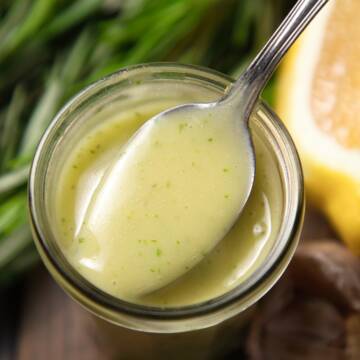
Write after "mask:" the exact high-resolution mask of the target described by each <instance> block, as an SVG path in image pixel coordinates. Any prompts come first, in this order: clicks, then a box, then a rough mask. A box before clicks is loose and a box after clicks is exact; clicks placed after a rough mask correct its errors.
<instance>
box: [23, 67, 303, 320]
mask: <svg viewBox="0 0 360 360" xmlns="http://www.w3.org/2000/svg"><path fill="white" fill-rule="evenodd" d="M139 70H140V71H145V72H149V73H157V74H162V73H167V72H171V71H176V72H179V73H180V72H183V73H184V72H186V73H187V74H189V76H191V75H194V77H195V73H197V75H199V76H201V78H202V79H205V80H207V81H211V80H212V79H213V80H216V81H221V82H222V83H224V84H225V83H227V84H228V85H229V84H230V83H231V82H232V81H233V79H231V78H230V77H228V76H227V75H224V74H221V73H219V72H217V71H215V70H212V69H208V68H204V67H200V66H194V65H183V64H178V63H149V64H140V65H134V66H129V67H127V68H125V69H121V70H119V71H118V72H116V73H113V74H111V75H109V76H107V77H105V78H103V79H100V80H98V81H96V82H95V83H93V84H92V85H89V86H88V87H86V88H85V89H84V90H82V91H81V92H80V93H78V94H77V95H75V96H74V97H73V98H72V99H71V100H70V101H69V102H68V103H67V104H65V106H64V107H63V108H62V109H61V110H60V111H59V112H58V114H57V115H56V116H55V118H54V120H53V121H52V122H51V124H50V126H49V127H48V129H47V130H46V132H45V134H44V135H43V137H42V139H41V141H40V143H39V145H38V147H37V150H36V154H35V157H34V160H33V163H32V166H31V170H30V180H29V190H28V199H29V209H30V220H31V225H32V229H33V232H34V237H35V243H36V246H37V248H38V250H39V252H40V254H41V257H42V258H43V261H44V263H45V265H46V266H47V267H48V268H50V269H51V270H53V271H55V273H56V274H57V275H58V276H60V277H61V279H62V280H63V281H64V284H62V285H63V287H64V288H65V289H67V290H68V291H69V292H70V293H71V295H73V297H75V298H77V299H78V300H79V301H80V302H83V303H85V304H87V305H85V306H86V307H88V309H89V310H90V311H93V312H96V310H95V309H99V307H100V308H102V311H101V316H102V317H106V318H107V319H108V320H110V321H115V322H116V320H115V319H116V316H114V314H111V315H109V314H108V311H107V310H110V311H111V312H112V313H113V312H114V313H124V314H126V316H130V317H140V318H146V319H149V320H150V321H163V320H178V319H188V318H190V317H194V316H195V317H197V316H206V315H208V314H210V313H213V312H217V311H219V310H221V309H224V308H227V307H231V306H232V305H234V304H235V303H238V302H239V300H240V299H245V298H246V297H248V296H249V294H251V293H254V292H255V290H256V289H259V288H260V287H261V286H264V284H265V283H266V281H265V280H268V278H270V277H271V273H272V270H274V269H275V268H278V267H279V266H280V264H282V263H283V262H285V265H284V264H282V269H281V271H280V272H279V274H277V276H276V279H275V280H272V281H271V285H270V286H265V289H263V291H260V293H261V294H258V296H257V298H256V300H253V301H248V303H247V304H246V306H245V305H244V307H247V306H250V305H252V303H254V302H255V301H257V300H258V299H259V298H260V297H261V296H263V295H264V293H265V292H266V291H268V290H269V288H270V287H271V286H272V285H273V284H274V283H275V281H276V280H277V278H278V277H280V276H281V274H282V272H283V271H284V270H285V268H286V265H287V263H288V262H289V261H290V258H291V257H292V254H293V252H294V251H295V248H296V245H297V237H298V236H297V235H298V233H299V231H300V228H301V224H302V219H303V212H304V190H303V176H302V169H301V164H300V160H299V157H298V154H297V151H296V148H295V145H294V144H293V142H292V140H291V137H290V135H289V133H288V132H287V130H286V129H285V127H284V125H283V124H282V123H281V121H280V120H279V119H278V118H277V116H276V114H275V113H274V112H273V111H272V110H271V109H270V108H269V107H268V105H266V104H265V103H264V102H261V105H260V108H261V110H262V111H263V112H264V113H265V116H266V117H267V118H268V119H269V120H271V123H272V126H273V127H274V129H275V130H276V131H277V133H278V135H279V136H280V137H281V139H282V141H283V142H284V144H285V146H286V150H287V152H288V155H289V160H290V161H291V162H292V164H291V167H290V168H289V169H287V171H288V173H289V174H288V175H289V176H291V181H290V183H289V186H291V187H292V190H291V191H292V192H293V193H294V196H293V199H292V202H293V203H291V204H289V209H288V210H289V211H290V215H289V216H288V218H287V220H288V224H287V226H286V229H285V230H286V231H285V232H283V234H282V237H281V238H280V239H278V238H277V239H276V240H275V241H276V242H279V243H281V245H282V246H281V247H278V251H277V252H276V253H274V254H272V258H270V259H267V260H266V262H267V263H266V264H265V266H262V267H260V268H259V269H257V270H255V271H254V273H253V274H251V275H250V276H249V278H248V279H246V280H245V281H244V282H242V283H241V284H239V285H238V286H236V287H235V288H233V289H231V290H229V291H228V292H226V293H225V294H222V295H220V296H218V297H216V298H213V299H210V300H206V301H204V302H200V303H195V304H191V305H186V306H183V307H181V308H180V307H171V308H170V307H169V308H159V307H153V306H147V305H140V304H133V303H130V302H127V301H124V300H121V299H118V298H116V297H114V296H112V295H110V294H108V293H106V292H104V291H102V290H100V289H99V288H97V287H95V286H94V285H92V284H91V283H90V282H89V281H87V280H86V281H83V280H84V279H81V281H79V278H77V277H74V276H72V275H71V274H69V272H67V271H66V269H64V268H63V266H62V264H61V262H60V261H59V256H58V254H56V253H54V251H53V250H52V248H51V247H50V246H49V244H50V242H49V240H48V239H47V236H45V234H44V223H43V221H41V216H39V211H38V210H39V206H41V204H40V205H39V199H38V198H37V196H36V194H37V192H38V189H39V186H43V185H44V183H43V182H39V181H40V180H42V181H44V179H45V177H46V169H45V171H44V172H43V174H42V177H41V176H39V171H40V170H39V169H41V166H40V164H41V161H43V156H42V155H43V154H44V153H46V151H47V145H48V144H49V142H51V139H52V137H53V136H54V134H55V132H56V126H57V125H58V124H59V123H62V122H63V121H64V119H66V117H67V116H68V114H69V112H71V111H73V110H74V108H76V107H77V106H79V105H80V104H81V103H82V102H83V101H84V100H85V99H86V98H87V96H88V94H93V93H96V91H98V90H99V89H100V88H104V87H106V86H109V85H111V84H113V83H114V82H119V81H122V80H124V79H125V78H128V77H129V76H130V75H131V74H132V73H135V72H136V71H139ZM280 235H281V234H280ZM279 237H280V236H279ZM289 254H290V256H287V255H289ZM286 257H287V259H285V258H286ZM80 299H82V300H80Z"/></svg>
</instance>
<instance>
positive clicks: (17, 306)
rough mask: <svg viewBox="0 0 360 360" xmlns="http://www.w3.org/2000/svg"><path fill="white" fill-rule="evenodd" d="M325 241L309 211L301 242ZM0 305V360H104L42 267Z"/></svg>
mask: <svg viewBox="0 0 360 360" xmlns="http://www.w3.org/2000/svg"><path fill="white" fill-rule="evenodd" d="M327 236H332V232H331V229H330V228H329V226H328V225H327V223H326V222H325V221H324V219H323V218H322V217H321V216H320V215H319V214H318V213H316V212H314V211H312V210H308V211H307V216H306V221H305V226H304V231H303V237H304V238H309V237H310V238H315V237H316V238H318V237H327ZM0 306H1V318H0V360H13V359H19V360H83V359H84V360H95V359H96V360H103V359H106V357H105V356H104V355H103V354H102V353H101V351H100V350H99V347H98V345H97V343H96V341H95V340H94V336H93V328H92V322H90V320H89V317H88V316H87V314H86V312H85V310H83V309H82V308H81V307H80V306H79V305H78V304H77V303H75V302H74V301H73V300H72V299H70V298H69V297H68V296H67V295H66V294H65V293H64V292H63V291H62V290H61V289H60V288H59V287H58V286H57V285H56V284H55V282H54V281H53V280H52V279H51V278H50V276H49V275H48V274H47V272H46V270H45V269H44V268H43V267H42V266H41V265H39V267H38V268H37V269H35V270H34V271H32V272H31V273H30V274H28V276H27V277H26V278H25V280H24V281H23V283H22V284H19V285H18V286H17V287H16V288H13V289H8V290H7V291H3V292H2V293H0ZM148 359H151V357H149V358H148Z"/></svg>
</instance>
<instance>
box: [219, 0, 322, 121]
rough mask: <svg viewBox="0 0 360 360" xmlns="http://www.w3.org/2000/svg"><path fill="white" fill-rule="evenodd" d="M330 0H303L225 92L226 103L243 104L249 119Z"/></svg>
mask: <svg viewBox="0 0 360 360" xmlns="http://www.w3.org/2000/svg"><path fill="white" fill-rule="evenodd" d="M327 2H328V0H299V1H298V2H297V3H296V4H295V6H294V7H293V8H292V10H291V11H290V12H289V14H288V15H287V16H286V18H285V19H284V20H283V22H282V23H281V24H280V26H279V27H278V28H277V30H276V31H275V32H274V34H273V35H272V36H271V38H270V39H269V40H268V42H267V43H266V44H265V46H264V47H263V48H262V49H261V51H260V52H259V53H258V55H257V56H256V57H255V59H254V60H253V61H252V62H251V64H250V65H249V66H248V67H247V69H246V70H245V71H244V72H243V73H242V75H241V76H240V77H239V79H238V80H237V81H236V82H235V83H234V84H233V85H232V87H231V88H230V89H229V92H228V94H227V95H225V97H224V99H223V101H224V102H232V103H233V104H235V105H240V106H242V108H243V111H245V114H244V115H245V119H248V118H249V115H250V112H251V110H252V109H253V106H254V104H255V102H256V101H257V99H258V97H259V95H260V93H261V91H262V89H263V88H264V86H265V85H266V83H267V81H268V80H269V78H270V76H271V74H272V73H273V71H274V70H275V68H276V67H277V65H278V64H279V62H280V60H281V59H282V58H283V56H284V55H285V53H286V52H287V50H288V49H289V47H290V46H291V45H292V44H293V43H294V41H295V40H296V39H297V38H298V36H299V35H300V34H301V33H302V31H303V30H304V29H305V27H306V26H307V25H308V24H309V22H310V21H311V20H312V19H313V18H314V16H315V15H316V14H317V13H318V12H319V11H320V10H321V8H322V7H323V6H324V5H325V4H326V3H327Z"/></svg>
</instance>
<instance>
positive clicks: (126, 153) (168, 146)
mask: <svg viewBox="0 0 360 360" xmlns="http://www.w3.org/2000/svg"><path fill="white" fill-rule="evenodd" d="M326 2H327V0H300V1H299V2H298V3H297V4H296V6H295V7H294V8H293V10H292V11H291V12H290V14H289V15H288V16H287V18H286V19H285V21H284V22H283V23H282V24H281V25H280V27H279V29H278V30H277V31H276V32H275V34H274V35H273V36H272V37H271V39H270V40H269V41H268V43H267V44H266V45H265V47H264V48H263V50H262V51H261V52H260V53H259V55H258V56H257V57H256V58H255V60H254V61H253V62H252V63H251V65H250V66H249V67H248V68H247V69H246V70H245V72H244V73H243V74H242V75H241V76H240V78H239V79H238V80H237V81H236V82H235V83H234V84H233V85H232V86H231V87H230V88H229V89H228V91H227V94H226V95H225V96H224V97H223V98H222V99H220V100H219V101H217V102H213V103H207V104H187V105H182V106H178V107H176V108H172V109H170V110H167V111H165V112H162V113H160V114H159V115H157V116H155V117H153V118H152V119H150V120H149V121H147V122H146V123H145V124H144V126H142V127H141V128H140V130H139V131H138V132H137V133H136V134H135V135H134V136H133V137H132V138H131V139H130V141H129V143H128V144H127V145H126V146H125V148H123V149H122V153H121V154H120V156H119V157H118V158H116V159H115V160H116V161H114V163H113V164H112V165H111V166H110V167H109V168H108V169H107V170H106V172H105V173H104V175H103V177H102V180H101V182H100V184H99V186H98V188H97V190H96V191H95V192H94V194H93V197H92V200H91V203H90V205H89V207H88V209H87V212H86V217H85V219H84V220H86V221H84V222H83V225H82V228H81V237H85V238H94V242H95V243H97V244H98V245H97V246H96V247H95V248H96V249H97V253H96V254H95V255H96V256H92V258H91V261H92V262H94V260H93V258H98V259H99V261H98V263H97V264H96V266H97V267H99V268H101V269H102V271H103V272H106V271H109V272H110V273H113V269H114V268H117V269H118V264H121V266H120V270H119V269H118V270H117V271H123V273H121V274H120V275H119V276H120V277H121V282H119V285H118V291H121V293H122V294H123V295H124V296H125V295H126V294H128V296H132V297H136V296H142V295H144V294H147V293H151V292H153V291H156V290H158V289H161V288H163V287H165V286H167V285H168V284H170V283H172V282H173V281H174V280H176V279H177V278H179V277H181V276H182V275H184V274H185V273H187V272H188V271H189V270H190V269H191V268H193V267H194V266H196V264H197V263H199V262H200V261H201V260H202V259H203V257H204V256H205V255H206V254H207V253H209V252H210V251H211V250H212V249H213V248H214V247H215V246H216V245H217V244H218V243H219V241H221V240H222V238H223V237H224V236H225V234H226V233H227V232H228V231H229V229H230V228H231V227H232V226H233V224H234V223H235V221H236V220H237V218H238V216H239V214H240V213H241V211H242V209H243V208H244V206H245V204H246V202H247V200H248V197H249V195H250V192H251V189H252V186H253V182H254V175H255V154H254V149H253V146H252V141H251V135H250V131H249V126H248V125H249V118H250V115H251V113H252V111H253V109H254V106H255V104H256V102H257V100H258V96H259V94H260V92H261V90H262V89H263V87H264V85H265V84H266V82H267V80H268V79H269V77H270V75H271V73H272V72H273V70H274V69H275V67H276V65H277V64H278V63H279V61H280V59H281V58H282V56H283V55H284V53H285V52H286V50H287V49H288V48H289V46H290V45H291V44H292V43H293V42H294V40H295V39H296V38H297V37H298V35H299V34H300V32H301V31H302V30H303V29H304V27H305V26H306V25H307V24H308V23H309V21H310V20H311V19H312V18H313V17H314V16H315V14H316V13H317V12H318V11H319V10H320V8H321V7H322V6H323V5H324V4H325V3H326ZM184 120H186V126H187V127H186V130H182V128H181V126H183V125H184ZM205 121H207V124H208V125H205ZM209 124H212V125H211V126H214V128H212V127H211V126H210V125H209ZM209 126H210V127H209ZM164 129H165V130H166V131H165V132H164ZM209 129H210V130H211V131H212V134H214V137H215V138H216V140H215V141H213V140H214V139H213V137H212V135H211V136H210V135H209V136H207V139H205V138H204V134H205V133H206V131H209ZM214 129H216V131H215V130H214ZM172 131H174V132H172ZM164 134H165V135H164ZM206 141H209V144H208V143H207V142H206ZM156 143H161V147H160V148H159V146H158V145H156ZM199 154H201V156H200V155H199ZM238 154H239V155H238ZM194 156H197V158H196V161H194V163H195V164H198V166H199V168H196V167H191V166H190V162H189V159H191V160H193V159H194V158H193V157H194ZM219 157H220V158H219ZM214 159H216V160H214ZM227 161H228V162H230V164H229V165H230V167H232V171H230V172H229V173H228V174H226V175H224V174H223V172H222V171H221V169H219V164H223V163H226V162H227ZM197 169H200V170H197ZM236 169H237V170H236ZM222 170H224V169H222ZM225 170H226V169H225ZM204 174H205V175H204ZM154 177H155V178H154ZM142 179H146V180H144V181H143V180H142ZM167 179H171V181H170V182H173V180H174V182H177V183H176V184H175V185H174V187H171V189H173V190H169V189H168V190H166V189H165V188H164V184H163V183H164V181H166V180H167ZM178 180H179V181H178ZM229 181H231V184H232V185H231V186H229ZM157 184H162V185H160V186H159V189H160V190H159V191H161V192H160V193H159V192H157V190H156V191H155V190H153V189H152V188H153V186H155V187H156V188H157V187H158V186H157ZM233 185H235V186H233ZM123 189H126V191H123ZM164 189H165V190H166V192H164ZM178 189H181V191H179V190H178ZM229 189H230V190H231V191H232V193H231V196H229V194H228V193H226V194H225V195H224V191H228V190H229ZM234 189H236V190H234ZM154 194H161V196H158V195H154ZM210 195H211V201H208V203H207V204H206V199H207V198H209V197H210ZM187 202H188V203H187ZM204 203H205V205H206V206H204ZM139 204H140V205H139ZM148 204H149V208H151V209H157V210H156V211H157V212H159V213H160V214H161V219H165V220H164V223H163V224H162V223H160V224H159V222H157V221H155V222H154V220H153V218H152V217H149V216H148V213H147V211H148ZM164 204H166V206H165V205H164ZM185 205H189V206H185ZM185 208H187V210H186V211H185V210H184V209H185ZM143 209H145V210H144V211H142V210H143ZM161 209H162V210H161ZM164 209H165V210H164ZM220 209H221V210H220ZM129 211H131V212H132V213H136V216H137V218H138V219H141V220H139V223H138V224H136V226H135V227H134V225H133V222H132V221H130V220H128V219H127V216H126V214H127V212H129ZM161 211H162V212H161ZM169 215H170V216H169ZM173 215H174V216H173ZM175 215H176V216H175ZM129 221H130V222H129ZM154 224H155V225H154ZM126 229H128V231H127V230H126ZM149 237H150V239H156V240H152V241H155V242H156V244H157V245H156V246H159V247H158V250H156V251H157V252H158V253H157V255H156V253H155V252H154V251H153V249H152V247H146V249H145V250H144V249H142V248H141V250H144V251H141V256H136V254H138V250H139V246H142V245H139V244H138V242H139V240H140V241H143V240H141V239H148V238H149ZM175 238H176V239H178V241H179V242H180V241H181V244H183V243H184V244H187V245H186V246H185V245H184V246H183V247H181V249H180V250H179V249H178V248H177V247H176V246H175V248H174V246H173V245H172V244H174V239H175ZM160 247H161V249H160ZM118 249H121V251H118ZM115 251H118V255H117V256H116V257H114V256H113V253H114V252H115ZM134 254H135V255H134ZM160 254H162V255H161V258H160ZM158 257H159V258H158ZM83 260H84V259H83ZM85 260H86V259H85ZM112 262H113V263H114V264H113V267H111V266H110V265H111V263H112ZM168 264H171V266H168ZM155 267H156V269H157V271H156V272H155ZM149 268H150V270H149ZM106 269H107V270H106ZM122 269H124V270H122ZM126 269H132V271H131V276H129V274H130V273H129V271H128V270H126ZM126 271H127V272H126ZM110 278H111V277H110V276H109V279H110Z"/></svg>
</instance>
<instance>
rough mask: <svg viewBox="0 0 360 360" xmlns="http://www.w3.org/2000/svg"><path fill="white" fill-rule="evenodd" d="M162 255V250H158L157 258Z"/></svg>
mask: <svg viewBox="0 0 360 360" xmlns="http://www.w3.org/2000/svg"><path fill="white" fill-rule="evenodd" d="M161 254H162V251H161V249H159V248H157V249H156V256H161Z"/></svg>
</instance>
